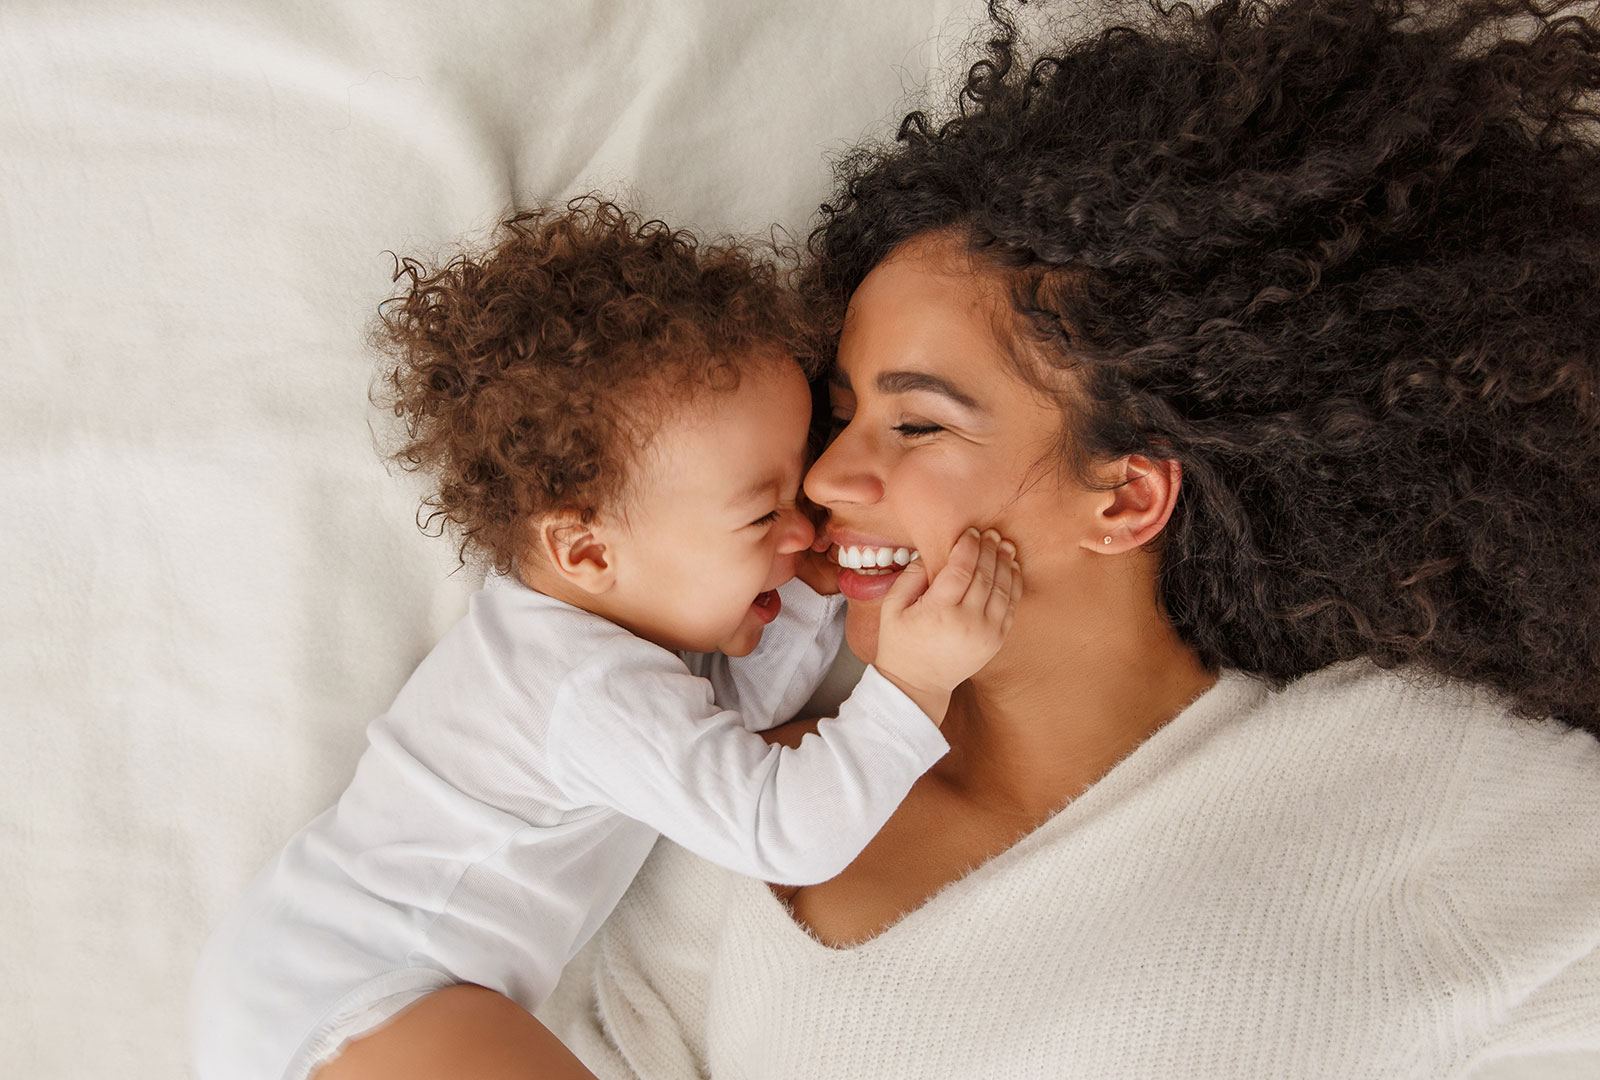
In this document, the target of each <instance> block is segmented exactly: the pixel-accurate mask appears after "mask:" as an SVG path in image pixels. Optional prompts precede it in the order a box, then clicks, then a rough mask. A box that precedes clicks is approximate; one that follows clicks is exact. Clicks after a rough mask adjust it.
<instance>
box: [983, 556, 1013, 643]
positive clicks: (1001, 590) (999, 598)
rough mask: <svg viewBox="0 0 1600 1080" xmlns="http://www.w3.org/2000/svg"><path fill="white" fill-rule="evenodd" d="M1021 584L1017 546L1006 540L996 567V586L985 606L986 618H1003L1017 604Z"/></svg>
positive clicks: (995, 621)
mask: <svg viewBox="0 0 1600 1080" xmlns="http://www.w3.org/2000/svg"><path fill="white" fill-rule="evenodd" d="M1021 585H1022V567H1021V566H1020V565H1019V564H1018V563H1017V559H1016V548H1014V547H1013V546H1012V545H1011V541H1009V540H1007V541H1004V542H1003V543H1001V545H1000V551H999V557H998V561H997V562H996V564H995V568H994V588H993V589H991V590H989V599H988V602H987V603H985V604H984V606H983V615H984V618H986V619H988V620H989V621H990V622H992V623H998V622H1000V621H1001V620H1003V619H1004V618H1005V617H1006V615H1007V613H1008V612H1010V611H1011V609H1012V608H1013V607H1015V606H1016V601H1017V594H1018V593H1019V592H1020V591H1021Z"/></svg>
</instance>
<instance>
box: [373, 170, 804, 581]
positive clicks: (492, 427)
mask: <svg viewBox="0 0 1600 1080" xmlns="http://www.w3.org/2000/svg"><path fill="white" fill-rule="evenodd" d="M773 254H777V249H776V248H774V249H773V250H772V251H771V252H762V251H760V250H758V249H757V248H756V247H755V246H754V245H751V244H746V243H742V242H739V241H735V240H721V241H718V242H715V243H700V242H698V241H697V240H696V239H695V237H694V236H693V235H691V234H690V233H688V232H685V231H683V230H679V229H672V228H669V227H668V226H667V225H666V224H665V223H663V222H661V221H655V220H651V221H644V220H641V219H640V217H639V216H638V215H636V214H633V213H631V212H628V211H624V210H623V209H621V208H620V207H618V206H616V205H615V204H614V203H611V202H608V201H606V200H604V199H602V198H600V197H598V196H593V195H590V196H584V197H582V198H579V199H574V200H573V201H572V202H570V203H568V204H567V205H566V207H565V209H561V208H556V207H541V208H538V209H532V210H526V211H522V212H520V213H517V214H515V215H513V216H512V217H510V218H507V219H506V220H505V221H503V222H501V224H500V231H499V234H498V235H497V238H496V242H495V244H494V245H493V247H492V248H491V249H490V250H489V251H488V252H486V253H484V254H482V255H471V254H462V255H459V256H457V257H456V258H455V259H453V260H452V261H450V262H448V263H447V264H445V265H444V266H442V267H440V268H439V269H437V270H429V269H428V268H427V267H426V266H424V265H423V264H422V263H420V262H418V261H417V260H415V259H411V258H405V259H396V265H395V273H394V280H395V281H399V280H400V279H401V278H405V279H406V285H405V287H404V291H403V292H401V293H400V295H398V296H394V297H391V298H390V299H389V300H386V301H385V302H384V303H383V304H382V305H380V307H379V320H378V323H377V325H376V327H375V328H374V330H373V335H372V338H373V344H374V345H375V346H376V347H377V348H378V349H379V351H380V352H381V353H382V354H383V355H384V357H385V358H386V363H385V365H384V370H383V373H382V385H383V389H382V391H381V392H380V393H378V394H375V395H374V398H375V402H376V403H377V404H380V405H381V406H383V407H385V408H388V409H390V410H392V411H393V413H394V415H395V416H396V417H399V418H400V419H401V420H402V421H403V422H404V427H405V441H404V445H403V446H401V447H400V448H399V449H398V450H397V451H396V452H395V453H394V454H393V460H395V461H396V462H398V463H399V464H401V465H402V466H403V467H404V468H406V469H408V470H413V471H415V470H421V471H424V472H426V473H428V474H429V475H430V476H431V477H432V479H433V481H434V482H435V483H436V484H437V485H438V487H437V490H436V491H435V492H434V493H432V494H431V495H429V496H428V497H427V498H426V499H425V500H424V502H423V509H424V510H425V511H427V513H426V517H425V518H423V516H422V514H421V513H420V512H419V524H420V525H422V526H423V527H424V529H432V528H435V527H436V528H437V529H438V530H439V531H442V530H443V529H444V528H445V527H446V526H447V525H448V526H449V527H451V528H453V529H454V531H455V532H456V533H457V535H458V536H459V538H460V544H461V546H460V549H459V552H458V554H459V556H460V557H461V559H462V560H463V561H465V560H466V557H467V552H468V550H469V549H472V550H473V551H475V553H477V554H478V555H480V556H486V557H487V559H488V560H489V561H490V562H491V563H492V564H493V565H494V567H495V568H497V569H499V570H501V571H506V570H509V569H510V567H511V565H512V563H513V561H514V560H515V559H517V558H519V557H521V556H523V555H524V553H525V548H524V543H525V536H524V528H523V527H524V525H525V523H526V522H527V521H528V520H529V519H530V518H531V517H533V516H536V515H540V514H544V513H547V512H550V511H553V510H558V509H564V510H571V511H575V512H577V513H579V514H580V515H581V516H582V518H583V520H585V521H588V520H591V519H592V518H593V517H594V515H595V514H596V513H597V512H599V511H601V510H610V509H621V508H624V507H625V505H626V500H627V496H628V495H629V493H630V489H629V487H628V483H627V480H628V476H629V473H630V471H631V467H632V466H633V465H634V464H635V463H636V461H637V454H638V452H639V450H640V449H641V448H642V447H643V446H644V445H645V443H646V442H647V441H648V440H649V439H650V437H651V436H652V435H653V434H654V433H655V431H657V430H658V429H659V426H660V424H661V423H662V422H663V421H664V420H666V419H667V418H668V417H669V416H670V415H673V413H674V410H676V409H678V408H680V407H682V406H684V405H686V404H687V403H688V402H690V401H693V400H694V399H696V398H697V397H699V396H702V395H703V394H704V393H707V392H712V393H714V392H721V391H727V390H731V389H733V388H734V387H736V386H737V385H738V381H739V375H740V371H741V369H746V368H748V366H749V365H750V364H752V363H757V362H769V361H771V360H773V359H781V360H788V359H789V358H793V359H797V360H801V363H802V366H803V367H805V368H806V369H807V370H808V371H809V370H811V369H812V368H814V367H815V363H814V362H810V361H806V360H804V359H803V358H802V357H801V356H800V355H799V354H798V353H797V351H796V350H797V348H798V347H799V346H800V343H801V342H802V341H803V340H804V337H805V332H806V329H807V324H806V323H805V322H804V321H803V320H802V316H801V309H800V306H799V304H798V303H797V301H796V299H795V296H794V294H793V292H792V290H791V288H790V287H789V283H788V282H787V281H786V280H785V273H784V271H783V269H782V265H781V261H780V260H778V259H775V258H770V257H767V256H768V255H773Z"/></svg>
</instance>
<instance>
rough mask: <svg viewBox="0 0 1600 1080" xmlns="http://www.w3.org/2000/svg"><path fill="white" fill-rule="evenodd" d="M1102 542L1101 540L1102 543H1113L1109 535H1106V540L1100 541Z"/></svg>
mask: <svg viewBox="0 0 1600 1080" xmlns="http://www.w3.org/2000/svg"><path fill="white" fill-rule="evenodd" d="M1100 542H1101V543H1102V544H1109V543H1111V537H1109V536H1108V537H1106V538H1105V539H1104V540H1102V541H1100Z"/></svg>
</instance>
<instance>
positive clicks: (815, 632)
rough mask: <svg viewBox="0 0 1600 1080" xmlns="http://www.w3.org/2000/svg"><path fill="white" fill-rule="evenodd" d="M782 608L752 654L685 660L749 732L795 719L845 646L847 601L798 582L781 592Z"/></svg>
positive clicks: (705, 655) (688, 657)
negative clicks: (704, 679)
mask: <svg viewBox="0 0 1600 1080" xmlns="http://www.w3.org/2000/svg"><path fill="white" fill-rule="evenodd" d="M778 598H779V599H780V600H782V601H783V606H782V607H781V608H780V609H779V610H778V617H777V618H776V619H774V620H772V622H771V624H770V625H768V626H767V628H766V630H765V631H763V633H762V635H761V643H760V644H759V645H757V646H756V648H755V650H754V651H753V652H751V653H750V655H749V656H726V655H724V654H722V653H688V654H685V656H684V662H685V663H686V664H687V665H688V666H689V670H691V671H693V672H694V673H695V674H696V675H703V676H705V677H706V678H707V679H709V680H710V681H711V687H712V694H713V696H714V697H715V698H716V700H717V701H718V702H719V703H720V704H721V705H722V707H723V708H726V709H733V710H736V711H737V712H738V713H739V715H740V717H741V719H742V720H743V723H744V726H745V729H746V730H747V731H765V730H767V729H768V728H770V727H774V726H776V725H778V724H782V723H787V722H788V721H789V720H791V719H793V718H794V716H795V714H797V713H798V712H799V711H800V709H801V707H802V706H804V705H805V703H806V702H807V701H808V700H810V698H811V695H812V694H813V693H815V692H816V689H817V686H818V685H819V684H820V683H821V682H822V679H823V676H824V675H826V674H827V671H828V665H829V664H831V663H832V662H833V658H834V656H835V654H837V653H838V651H839V648H840V646H841V645H843V644H844V597H842V596H839V595H837V594H835V595H833V596H821V595H818V594H817V593H816V592H814V591H813V590H812V588H811V586H809V585H807V584H806V583H805V582H803V581H801V580H800V579H799V578H791V579H790V580H789V581H788V582H786V583H784V584H783V585H782V586H781V587H779V589H778Z"/></svg>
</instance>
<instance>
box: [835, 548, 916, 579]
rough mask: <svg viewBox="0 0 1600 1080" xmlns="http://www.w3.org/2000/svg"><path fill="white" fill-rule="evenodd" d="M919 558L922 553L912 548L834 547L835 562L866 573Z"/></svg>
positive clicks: (906, 563) (903, 564) (901, 564)
mask: <svg viewBox="0 0 1600 1080" xmlns="http://www.w3.org/2000/svg"><path fill="white" fill-rule="evenodd" d="M918 558H920V554H919V553H918V552H917V551H915V550H913V549H911V548H891V547H838V546H835V547H834V549H833V561H834V562H836V563H838V564H839V565H840V566H843V567H845V568H846V569H849V570H859V571H862V572H864V573H869V572H871V571H873V570H884V569H887V568H889V567H898V566H906V565H908V564H910V563H913V562H916V561H917V559H918Z"/></svg>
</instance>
